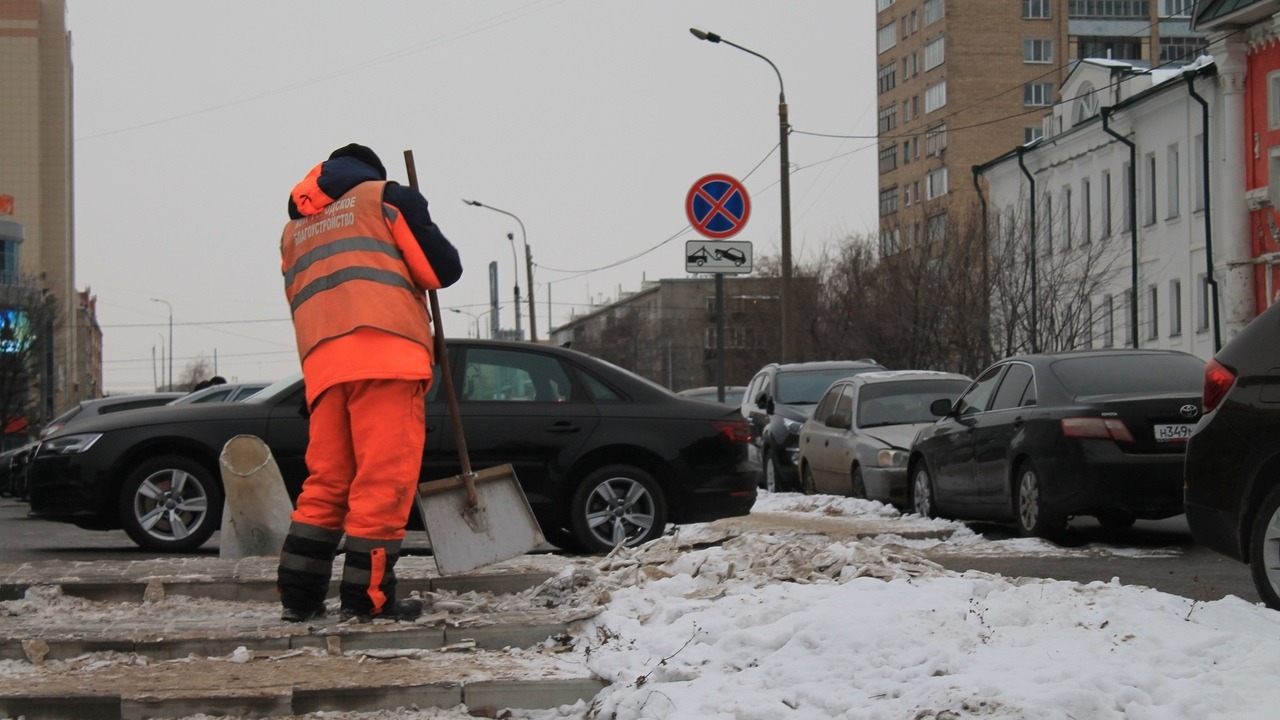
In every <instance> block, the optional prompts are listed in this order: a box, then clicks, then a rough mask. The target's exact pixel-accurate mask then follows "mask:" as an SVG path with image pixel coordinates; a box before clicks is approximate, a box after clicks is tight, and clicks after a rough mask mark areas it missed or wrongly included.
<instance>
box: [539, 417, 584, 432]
mask: <svg viewBox="0 0 1280 720" xmlns="http://www.w3.org/2000/svg"><path fill="white" fill-rule="evenodd" d="M581 429H582V427H581V426H579V425H575V424H573V423H571V422H566V421H564V420H561V421H560V422H555V423H551V424H550V425H548V426H547V432H549V433H554V434H556V435H566V434H568V433H576V432H578V431H579V430H581Z"/></svg>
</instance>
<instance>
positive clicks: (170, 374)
mask: <svg viewBox="0 0 1280 720" xmlns="http://www.w3.org/2000/svg"><path fill="white" fill-rule="evenodd" d="M151 302H158V303H164V304H165V306H167V307H168V308H169V389H170V390H172V389H173V306H172V305H170V304H169V301H168V300H161V299H160V298H151Z"/></svg>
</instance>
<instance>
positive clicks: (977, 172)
mask: <svg viewBox="0 0 1280 720" xmlns="http://www.w3.org/2000/svg"><path fill="white" fill-rule="evenodd" d="M981 175H982V166H981V165H974V166H973V189H974V191H975V192H977V193H978V203H979V204H980V205H981V206H982V297H983V309H982V322H983V325H984V331H983V333H982V337H983V343H982V347H983V350H982V366H983V367H986V366H987V365H990V364H991V358H990V357H989V354H990V353H989V350H990V348H991V330H990V323H991V303H990V301H989V300H988V299H987V296H988V293H989V292H990V291H989V290H988V288H989V287H990V285H989V284H988V283H989V282H990V278H989V277H988V270H987V265H988V263H989V262H990V259H989V257H988V255H989V245H990V242H991V241H990V238H989V237H988V234H989V233H990V228H989V227H988V225H987V198H986V196H985V195H983V194H982V184H981V183H979V182H978V178H979V177H980V176H981Z"/></svg>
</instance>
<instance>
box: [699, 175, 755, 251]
mask: <svg viewBox="0 0 1280 720" xmlns="http://www.w3.org/2000/svg"><path fill="white" fill-rule="evenodd" d="M684 211H685V215H687V216H688V218H689V224H690V225H692V226H693V229H694V230H697V231H698V232H699V233H701V234H702V235H703V236H705V237H709V238H711V239H712V240H722V239H724V238H727V237H733V236H734V235H737V234H738V232H739V231H741V230H742V228H743V227H744V226H745V225H746V224H747V219H748V218H750V217H751V196H750V195H748V194H747V189H746V188H745V187H743V186H742V183H740V182H738V181H737V180H736V179H734V178H732V177H729V176H728V175H725V174H723V173H712V174H711V175H707V176H706V177H704V178H702V179H700V180H698V181H697V182H695V183H694V184H693V187H691V188H689V194H688V195H686V196H685V199H684Z"/></svg>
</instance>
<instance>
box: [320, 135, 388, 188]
mask: <svg viewBox="0 0 1280 720" xmlns="http://www.w3.org/2000/svg"><path fill="white" fill-rule="evenodd" d="M339 157H352V158H355V159H357V160H359V161H360V162H362V163H364V164H365V165H368V166H369V167H371V168H373V169H374V170H377V171H378V176H379V177H381V178H382V179H383V180H386V179H387V169H386V168H385V167H383V166H382V161H381V160H379V159H378V154H377V153H375V152H374V151H373V150H370V149H369V148H367V147H365V146H364V145H360V144H359V143H351V144H349V145H343V146H342V147H340V148H338V149H337V150H334V151H333V152H331V153H329V159H330V160H332V159H334V158H339Z"/></svg>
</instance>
